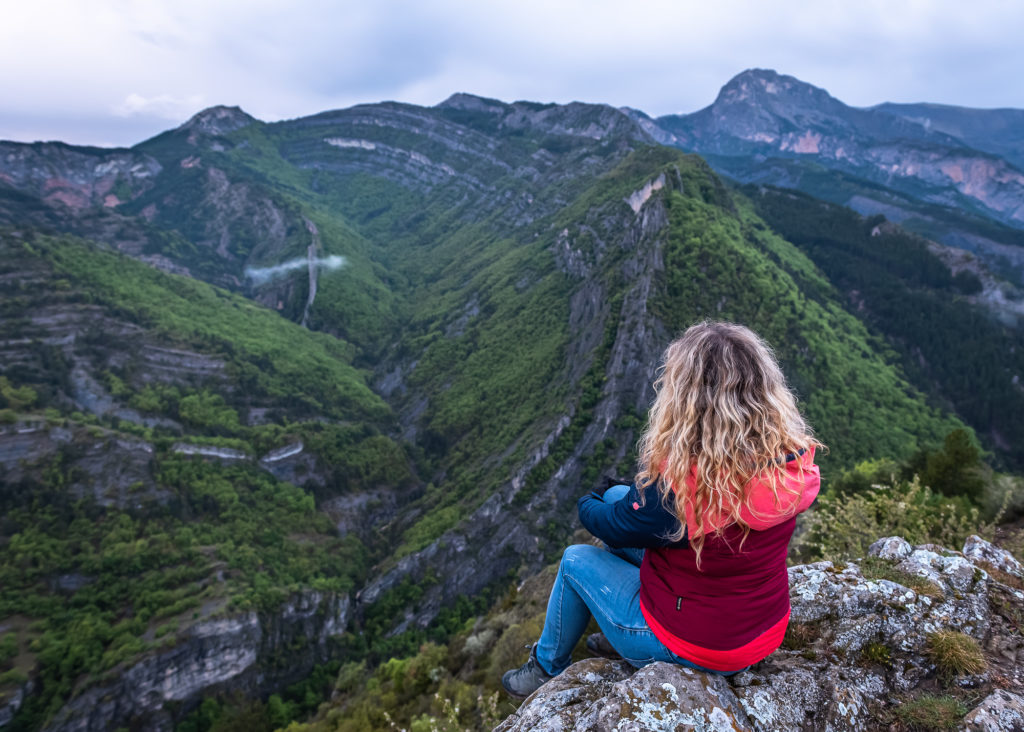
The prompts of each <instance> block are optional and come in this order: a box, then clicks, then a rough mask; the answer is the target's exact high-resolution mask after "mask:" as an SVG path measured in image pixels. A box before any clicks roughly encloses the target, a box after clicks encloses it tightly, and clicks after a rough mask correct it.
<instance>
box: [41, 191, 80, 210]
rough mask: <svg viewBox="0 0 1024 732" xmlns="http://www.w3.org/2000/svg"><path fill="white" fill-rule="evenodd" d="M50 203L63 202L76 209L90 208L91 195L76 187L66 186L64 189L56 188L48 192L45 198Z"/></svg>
mask: <svg viewBox="0 0 1024 732" xmlns="http://www.w3.org/2000/svg"><path fill="white" fill-rule="evenodd" d="M45 200H46V201H47V202H48V203H54V202H59V203H63V204H64V205H65V206H67V207H69V208H73V209H75V210H76V211H77V210H80V209H83V208H88V206H89V196H88V194H86V193H84V192H83V191H81V190H79V189H76V188H70V187H69V188H65V189H62V190H56V191H53V192H52V193H50V194H48V195H47V196H46V198H45Z"/></svg>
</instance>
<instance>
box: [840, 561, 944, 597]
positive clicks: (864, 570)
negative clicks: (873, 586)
mask: <svg viewBox="0 0 1024 732" xmlns="http://www.w3.org/2000/svg"><path fill="white" fill-rule="evenodd" d="M860 573H861V575H862V576H863V577H864V579H869V580H889V581H890V582H895V583H896V584H898V585H903V586H904V587H909V588H910V589H912V590H913V591H914V592H916V593H917V594H918V595H925V596H927V597H931V598H933V599H941V598H942V589H941V588H940V587H939V586H938V585H936V584H935V583H934V582H932V581H930V580H927V579H925V578H924V577H919V576H918V575H916V574H911V573H910V572H904V571H903V570H901V569H897V568H896V567H894V566H893V565H892V563H890V562H887V561H886V560H884V559H881V558H880V557H866V558H865V559H864V561H862V562H861V563H860Z"/></svg>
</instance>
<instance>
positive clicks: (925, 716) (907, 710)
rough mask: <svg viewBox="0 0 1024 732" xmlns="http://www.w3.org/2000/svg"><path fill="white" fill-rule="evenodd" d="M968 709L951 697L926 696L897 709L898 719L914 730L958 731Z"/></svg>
mask: <svg viewBox="0 0 1024 732" xmlns="http://www.w3.org/2000/svg"><path fill="white" fill-rule="evenodd" d="M965 714H967V707H965V706H964V705H963V704H961V703H960V702H959V701H958V700H956V699H954V698H953V697H951V696H934V695H932V694H925V695H924V696H921V697H918V698H917V699H913V700H911V701H908V702H905V703H903V704H901V705H900V706H898V707H896V718H897V719H899V721H900V722H902V723H903V724H905V725H906V726H907V727H909V728H910V729H912V730H922V732H924V731H925V730H945V729H956V728H957V727H958V726H959V725H960V720H962V719H963V718H964V715H965Z"/></svg>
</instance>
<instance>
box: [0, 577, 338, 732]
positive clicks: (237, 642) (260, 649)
mask: <svg viewBox="0 0 1024 732" xmlns="http://www.w3.org/2000/svg"><path fill="white" fill-rule="evenodd" d="M350 610H351V603H350V600H349V598H348V596H339V595H334V594H329V593H321V592H315V591H312V590H306V591H304V592H300V593H297V594H296V595H294V596H293V597H292V598H291V599H289V600H288V601H287V602H285V603H284V605H283V606H282V607H281V608H280V610H279V611H278V613H277V614H275V615H273V616H260V615H257V614H256V613H253V612H250V613H244V614H241V615H235V616H228V617H222V618H214V619H211V620H207V621H203V622H200V623H197V624H195V625H193V626H191V627H189V628H187V629H186V630H184V631H182V633H181V634H180V635H179V637H178V638H177V639H176V642H175V644H174V645H173V646H172V647H171V648H168V649H165V650H162V651H159V652H157V653H153V654H152V655H149V656H147V657H145V658H143V659H142V660H140V661H138V662H137V663H135V664H133V665H131V666H129V667H126V668H118V669H114V670H113V671H112V672H111V673H110V674H109V675H108V676H107V678H105V679H102V680H100V681H99V682H98V683H96V684H94V685H93V686H91V687H89V688H87V689H81V690H79V692H78V693H77V694H76V695H75V697H74V698H73V699H72V700H71V701H69V702H68V703H67V704H65V705H64V707H62V708H61V709H60V710H59V711H58V712H57V713H56V714H55V715H54V717H53V718H52V719H51V720H50V721H49V723H47V725H46V727H45V730H47V732H57V731H60V732H87V731H88V730H100V729H117V728H119V727H124V726H126V725H129V724H130V725H132V728H133V729H146V730H155V731H162V730H170V729H173V721H174V719H173V715H172V713H171V711H170V709H169V705H171V704H175V703H177V704H179V705H180V704H185V705H192V706H194V705H195V704H197V703H198V702H199V701H200V700H201V699H202V698H203V697H204V696H206V695H210V694H215V693H218V692H225V691H228V690H231V691H236V690H241V689H245V690H248V691H249V692H250V694H251V695H254V696H255V695H259V694H267V693H270V691H272V690H275V689H276V688H278V687H279V686H280V685H281V684H282V683H288V682H290V681H293V680H295V679H297V678H301V677H302V676H303V675H305V674H308V673H309V671H310V670H311V669H312V667H313V665H314V664H316V663H323V662H324V661H326V660H327V659H328V649H329V647H328V639H329V638H331V637H333V636H338V635H341V634H342V633H343V632H344V630H345V626H346V624H347V622H348V619H349V614H350ZM300 640H301V641H302V642H300ZM297 643H298V646H296V644H297ZM296 647H298V648H300V649H301V650H299V651H298V652H297V651H296V650H295V649H296ZM275 660H276V661H277V663H276V664H275V663H274V661H275ZM282 661H286V662H285V663H283V664H282V663H281V662H282ZM2 726H3V724H0V727H2Z"/></svg>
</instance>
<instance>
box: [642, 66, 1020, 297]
mask: <svg viewBox="0 0 1024 732" xmlns="http://www.w3.org/2000/svg"><path fill="white" fill-rule="evenodd" d="M1021 115H1024V112H1021V111H1020V110H968V109H960V108H956V107H942V106H940V105H890V104H883V105H879V106H877V107H872V108H870V109H858V108H855V107H849V106H847V105H846V104H843V103H842V102H841V101H839V100H838V99H836V98H834V97H832V96H831V95H829V94H828V93H827V92H826V91H825V90H824V89H820V88H818V87H815V86H812V85H810V84H807V83H805V82H802V81H800V80H798V79H795V78H793V77H791V76H785V75H781V74H777V73H776V72H774V71H768V70H761V69H754V70H750V71H745V72H743V73H742V74H740V75H738V76H737V77H735V78H734V79H732V80H731V81H730V82H729V83H728V84H726V85H725V86H724V87H723V88H722V90H721V92H720V93H719V95H718V98H717V99H716V100H715V101H714V103H713V104H711V105H710V106H708V107H707V108H705V109H702V110H700V111H698V112H694V113H693V114H688V115H668V116H664V117H659V118H658V119H657V120H647V124H648V127H651V126H654V127H657V128H658V130H657V131H652V132H651V134H652V135H654V136H655V137H657V138H658V139H659V140H661V141H663V142H664V143H665V144H672V145H676V146H678V147H682V148H683V149H686V150H693V151H694V152H698V153H700V154H701V155H705V156H706V157H707V158H708V160H709V161H710V162H711V163H712V165H714V166H715V167H716V168H717V169H718V170H721V171H722V172H724V173H726V174H727V175H729V176H731V177H734V178H736V179H738V180H741V181H750V182H758V183H770V184H773V185H780V186H786V187H792V188H798V189H800V190H802V191H804V192H806V193H810V194H811V195H814V196H817V197H819V198H824V199H826V200H829V201H834V202H836V203H842V204H844V205H848V206H850V207H852V208H854V209H856V210H858V211H860V212H861V213H884V214H885V215H886V216H888V217H889V218H890V219H891V220H894V221H904V220H907V221H908V222H909V223H908V225H909V226H911V227H914V228H915V230H917V231H919V232H920V233H924V234H926V235H928V236H930V237H933V238H936V239H937V240H939V241H942V242H943V243H945V244H948V245H951V246H956V247H961V248H967V249H970V250H972V251H975V250H976V251H979V252H980V253H981V254H982V255H983V256H984V257H985V258H986V260H987V261H989V263H990V264H992V265H993V266H995V265H997V263H998V261H999V259H1000V257H1006V256H1007V254H1006V252H1005V251H1004V247H1005V244H1007V243H1012V244H1014V245H1016V246H1014V247H1012V248H1014V249H1019V243H1020V240H1021V239H1020V236H1019V231H1020V230H1021V229H1024V173H1022V168H1021V163H1022V160H1024V143H1022V141H1021V137H1020V133H1019V131H1018V130H1017V128H1016V126H1015V124H1016V122H1017V121H1018V120H1020V119H1021ZM964 214H966V216H965V215H964ZM990 222H996V223H998V224H1003V225H1006V226H1008V227H1009V229H1008V230H1005V231H1001V232H1000V228H999V227H998V226H997V227H995V229H993V228H992V224H991V223H990ZM993 231H995V232H996V233H995V235H994V236H993V234H992V233H991V232H993ZM986 232H988V233H986ZM1010 258H1011V260H1014V261H1019V259H1020V257H1019V253H1017V252H1011V253H1010ZM1021 282H1022V283H1024V280H1021Z"/></svg>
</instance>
